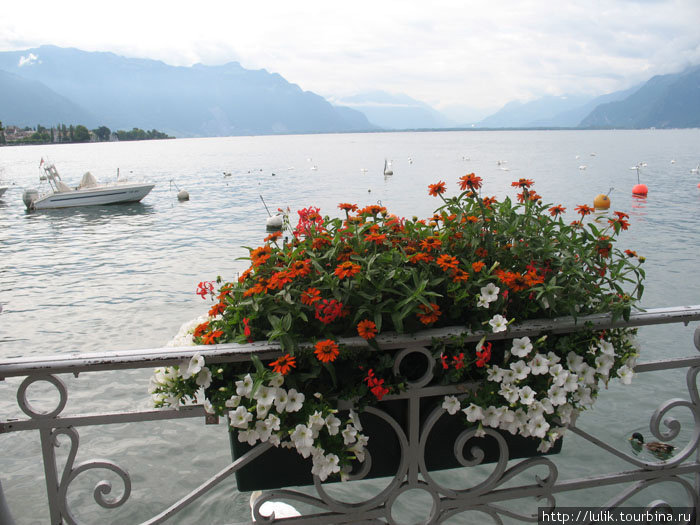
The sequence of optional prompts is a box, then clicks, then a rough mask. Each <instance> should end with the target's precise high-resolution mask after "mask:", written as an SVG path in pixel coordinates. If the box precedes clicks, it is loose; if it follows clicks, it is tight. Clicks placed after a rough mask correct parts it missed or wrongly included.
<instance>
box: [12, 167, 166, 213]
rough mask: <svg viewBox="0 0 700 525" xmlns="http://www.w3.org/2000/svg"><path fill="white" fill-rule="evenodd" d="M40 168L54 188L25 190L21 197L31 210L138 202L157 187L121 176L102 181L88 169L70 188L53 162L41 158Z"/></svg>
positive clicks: (43, 178) (42, 177) (43, 177)
mask: <svg viewBox="0 0 700 525" xmlns="http://www.w3.org/2000/svg"><path fill="white" fill-rule="evenodd" d="M40 167H41V168H43V170H44V175H42V176H41V180H46V181H47V182H48V183H49V186H50V188H51V189H50V191H48V192H46V193H44V194H40V193H39V191H38V190H36V189H28V190H25V191H24V193H23V194H22V200H23V201H24V205H25V206H26V207H27V210H29V211H33V210H44V209H51V208H70V207H72V206H98V205H104V204H121V203H126V202H138V201H140V200H141V199H143V198H144V197H145V196H146V195H148V193H149V192H150V191H151V190H152V189H153V187H154V186H155V184H152V183H132V182H128V181H123V180H122V181H120V180H118V179H119V176H118V175H117V181H116V182H113V183H108V184H100V183H98V182H97V179H95V177H94V176H93V175H92V174H91V173H90V172H89V171H88V172H87V173H85V175H83V178H82V180H81V181H80V185H79V186H77V187H75V188H71V187H70V186H68V185H67V184H66V183H65V182H63V181H62V180H61V176H60V175H59V174H58V170H57V169H56V166H54V164H53V163H52V162H45V161H44V159H41V164H40ZM117 173H118V172H117Z"/></svg>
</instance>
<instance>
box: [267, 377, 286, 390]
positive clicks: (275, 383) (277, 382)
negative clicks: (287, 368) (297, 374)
mask: <svg viewBox="0 0 700 525" xmlns="http://www.w3.org/2000/svg"><path fill="white" fill-rule="evenodd" d="M283 384H284V376H283V375H282V374H275V375H274V376H272V379H270V386H271V387H274V388H279V387H281V386H282V385H283Z"/></svg>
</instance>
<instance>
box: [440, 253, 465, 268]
mask: <svg viewBox="0 0 700 525" xmlns="http://www.w3.org/2000/svg"><path fill="white" fill-rule="evenodd" d="M435 262H436V263H437V265H438V266H439V267H440V268H442V270H443V271H445V272H446V271H447V270H454V269H456V268H457V266H459V261H458V260H457V258H456V257H453V256H452V255H447V254H446V253H443V254H442V255H440V256H439V257H438V258H437V261H435Z"/></svg>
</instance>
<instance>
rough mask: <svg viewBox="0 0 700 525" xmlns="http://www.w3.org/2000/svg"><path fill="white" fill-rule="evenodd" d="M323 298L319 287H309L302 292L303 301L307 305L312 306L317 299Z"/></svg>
mask: <svg viewBox="0 0 700 525" xmlns="http://www.w3.org/2000/svg"><path fill="white" fill-rule="evenodd" d="M320 300H321V292H320V291H319V290H318V289H317V288H307V289H306V291H305V292H301V302H302V304H305V305H307V306H311V305H312V304H314V303H315V302H316V301H320Z"/></svg>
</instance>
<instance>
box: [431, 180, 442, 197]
mask: <svg viewBox="0 0 700 525" xmlns="http://www.w3.org/2000/svg"><path fill="white" fill-rule="evenodd" d="M441 193H445V183H444V182H442V181H440V182H438V183H436V184H430V185H429V186H428V194H430V195H432V196H433V197H437V196H438V195H440V194H441Z"/></svg>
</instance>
